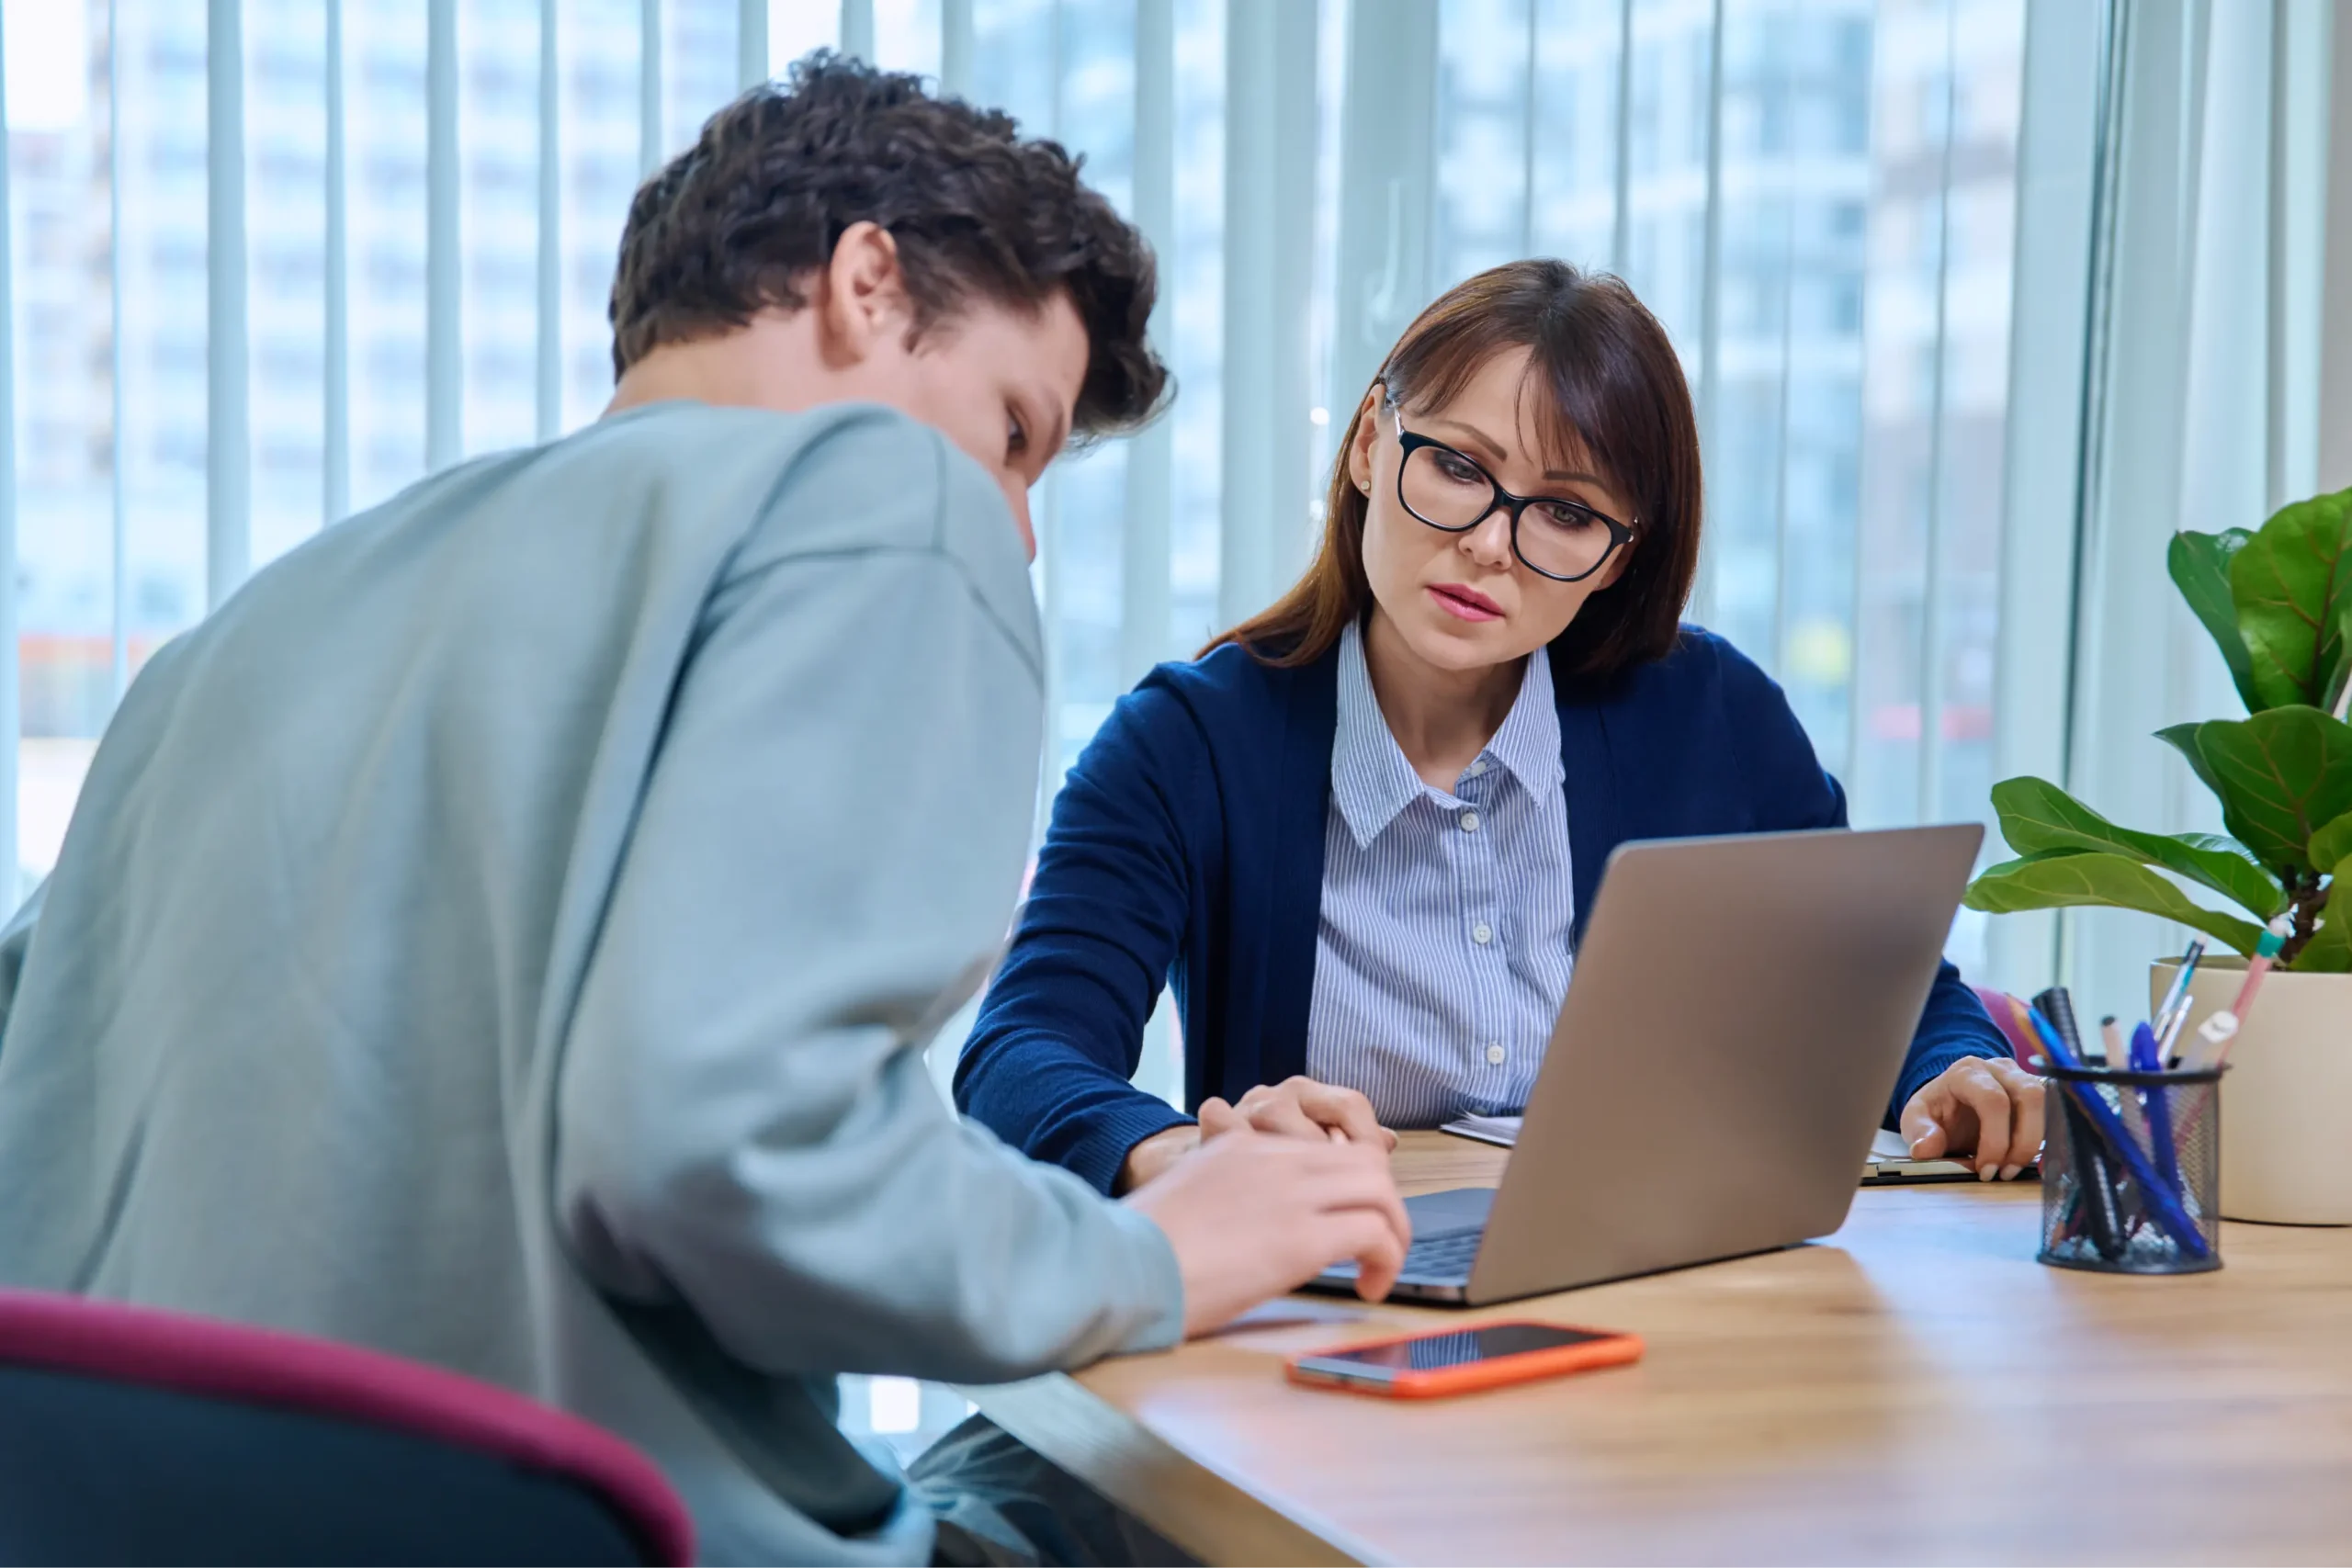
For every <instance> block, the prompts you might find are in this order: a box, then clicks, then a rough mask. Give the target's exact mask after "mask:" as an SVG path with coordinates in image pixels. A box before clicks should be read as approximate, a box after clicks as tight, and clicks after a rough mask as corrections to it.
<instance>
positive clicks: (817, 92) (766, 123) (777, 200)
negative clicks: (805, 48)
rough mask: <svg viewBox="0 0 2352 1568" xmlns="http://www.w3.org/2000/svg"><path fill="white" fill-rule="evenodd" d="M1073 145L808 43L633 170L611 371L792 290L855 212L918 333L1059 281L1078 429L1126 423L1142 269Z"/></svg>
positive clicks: (1140, 398)
mask: <svg viewBox="0 0 2352 1568" xmlns="http://www.w3.org/2000/svg"><path fill="white" fill-rule="evenodd" d="M1079 170H1080V160H1079V159H1076V158H1073V157H1071V156H1070V155H1069V153H1068V152H1065V151H1063V149H1062V148H1061V147H1060V146H1059V145H1058V144H1057V143H1055V142H1052V141H1042V140H1027V139H1023V137H1022V136H1021V134H1020V128H1019V127H1018V126H1017V125H1016V124H1015V123H1014V122H1013V119H1012V117H1011V116H1010V115H1007V114H1004V113H1001V111H998V110H995V109H983V108H975V107H972V106H971V105H969V104H967V103H964V102H962V101H961V100H959V99H954V98H937V97H933V96H931V95H930V94H929V93H927V92H925V91H924V90H923V85H922V78H921V77H918V76H913V75H910V74H907V73H900V72H888V71H877V70H876V69H875V68H874V67H873V66H871V65H868V64H866V63H865V62H862V61H858V60H855V59H851V58H848V57H845V56H842V55H839V54H836V53H834V52H832V51H830V50H819V51H815V52H813V53H811V54H809V55H806V56H804V57H803V58H802V59H800V60H799V61H797V62H795V63H794V65H793V66H792V69H791V72H790V73H789V75H788V76H787V77H786V80H785V81H784V82H782V83H775V82H769V83H763V84H762V85H759V86H756V87H753V88H752V89H751V90H750V91H748V92H746V93H745V94H744V95H743V96H741V97H740V98H737V99H736V100H735V101H734V102H733V103H731V104H729V105H728V106H727V107H725V108H723V109H721V110H719V111H718V113H717V114H715V115H713V116H711V118H710V120H709V123H707V124H706V125H705V126H704V127H703V129H702V135H701V136H700V137H698V138H696V140H695V144H694V146H692V147H691V148H689V149H687V150H686V151H685V152H682V153H680V154H679V155H678V156H677V157H676V158H673V159H672V160H671V162H670V164H669V165H668V166H667V167H666V168H664V169H662V172H661V173H659V174H657V175H654V176H653V177H652V178H651V179H649V180H648V181H646V182H645V184H644V185H643V186H640V187H639V190H638V193H637V197H636V199H635V200H633V201H631V202H630V203H629V211H628V227H627V229H625V230H624V231H622V234H621V254H620V265H619V268H618V270H617V271H616V273H615V275H614V277H613V299H612V307H611V310H610V316H611V320H612V323H613V368H614V372H615V374H616V375H617V374H620V373H621V372H624V371H626V370H628V367H630V366H631V365H633V364H635V363H636V362H637V361H638V360H639V359H640V358H642V357H643V356H644V355H646V354H647V353H648V352H649V351H650V350H651V349H653V348H654V347H656V346H657V345H659V344H665V343H683V342H687V341H690V340H692V339H695V338H699V337H707V336H708V335H710V334H712V333H719V332H724V331H726V330H727V329H729V328H730V327H739V326H741V325H743V324H744V323H745V322H747V321H750V320H751V318H752V315H753V314H754V313H756V312H757V311H759V310H763V309H765V308H768V307H771V306H779V307H782V308H783V309H786V310H797V309H798V308H800V307H801V306H803V305H805V304H807V303H808V299H807V297H806V296H805V295H804V293H803V292H802V288H801V286H802V284H803V283H804V282H805V281H806V279H807V277H808V276H809V274H810V273H811V272H813V271H815V270H816V269H817V268H819V267H821V266H823V265H825V264H826V263H827V262H828V261H830V260H831V257H832V254H833V247H834V245H835V244H837V243H839V242H840V240H841V237H842V231H844V230H846V229H847V228H849V226H850V225H851V224H853V223H857V222H861V221H867V220H870V221H872V222H875V223H877V224H879V225H881V227H882V228H883V229H885V230H887V231H888V232H889V235H890V237H891V239H892V240H894V241H895V242H897V244H898V248H899V267H900V269H901V271H902V273H903V275H904V276H905V279H906V286H907V292H908V294H909V296H910V299H911V300H912V302H913V306H914V310H915V332H916V333H918V334H920V333H922V332H923V331H925V330H926V329H927V328H929V327H930V326H932V325H933V324H934V323H937V322H939V321H943V320H946V319H950V318H952V317H953V316H954V315H955V313H956V310H958V309H959V308H961V307H964V306H967V305H968V304H970V303H972V302H973V301H974V299H976V298H977V299H986V300H990V301H993V302H996V303H998V304H1001V305H1006V306H1010V307H1012V308H1014V309H1018V310H1036V309H1038V308H1040V307H1042V306H1043V305H1045V303H1046V301H1047V300H1048V299H1051V298H1052V297H1053V294H1054V292H1055V291H1056V290H1057V289H1060V290H1064V291H1066V292H1067V293H1068V294H1069V299H1070V303H1071V304H1072V305H1074V306H1076V307H1077V310H1078V318H1079V320H1080V321H1081V322H1083V323H1084V324H1085V327H1086V336H1087V349H1088V352H1087V361H1086V380H1085V384H1084V386H1083V387H1082V388H1081V389H1080V391H1079V396H1078V408H1077V411H1076V417H1075V420H1074V422H1073V423H1074V428H1075V432H1076V434H1080V435H1081V436H1086V435H1103V434H1113V433H1115V432H1119V431H1123V430H1130V429H1133V428H1134V427H1135V426H1136V425H1138V424H1141V423H1144V422H1145V421H1147V420H1148V419H1149V418H1150V417H1151V416H1152V415H1153V414H1154V413H1156V412H1158V411H1159V404H1160V400H1161V398H1162V396H1163V394H1164V393H1165V391H1166V389H1167V385H1168V368H1167V367H1166V366H1164V365H1162V364H1161V363H1160V361H1159V355H1156V354H1154V353H1153V352H1152V348H1151V345H1150V344H1149V343H1148V341H1146V338H1145V324H1146V322H1147V321H1148V320H1149V318H1150V316H1151V305H1152V299H1153V298H1154V296H1155V295H1156V293H1157V292H1158V288H1159V283H1158V278H1157V269H1156V267H1155V265H1154V263H1153V259H1152V254H1151V246H1150V244H1149V243H1147V242H1146V241H1145V239H1144V237H1143V236H1142V234H1140V233H1138V232H1137V231H1136V229H1135V227H1134V226H1133V225H1132V224H1130V223H1128V222H1127V221H1126V220H1125V219H1123V218H1121V217H1120V216H1119V215H1118V213H1117V212H1116V211H1115V210H1114V209H1113V208H1112V206H1111V204H1110V203H1109V202H1107V201H1105V200H1104V199H1103V197H1101V196H1100V195H1098V194H1097V193H1096V192H1094V191H1093V190H1091V189H1090V188H1088V187H1087V186H1085V185H1084V184H1082V183H1081V182H1080V179H1079Z"/></svg>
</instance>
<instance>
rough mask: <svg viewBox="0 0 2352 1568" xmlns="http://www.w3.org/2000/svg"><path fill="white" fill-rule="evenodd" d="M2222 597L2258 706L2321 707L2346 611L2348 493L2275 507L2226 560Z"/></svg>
mask: <svg viewBox="0 0 2352 1568" xmlns="http://www.w3.org/2000/svg"><path fill="white" fill-rule="evenodd" d="M2230 596H2231V598H2232V599H2233V600H2234V601H2235V602H2236V604H2237V620H2238V632H2239V635H2240V636H2241V637H2244V638H2245V646H2246V651H2247V652H2248V654H2249V655H2251V656H2252V659H2253V668H2252V671H2251V672H2250V676H2249V679H2250V680H2251V682H2252V684H2253V686H2254V692H2255V694H2256V696H2257V697H2259V698H2260V699H2261V702H2260V703H2259V705H2258V706H2260V707H2264V708H2274V707H2283V706H2285V705H2288V704H2290V703H2307V704H2309V705H2312V706H2313V707H2322V708H2324V707H2326V706H2327V705H2328V693H2329V688H2330V687H2331V686H2333V687H2336V688H2337V689H2339V690H2340V689H2341V684H2342V682H2341V679H2340V676H2341V672H2342V667H2343V664H2344V662H2345V658H2346V646H2345V640H2344V633H2345V611H2346V607H2347V605H2352V490H2346V491H2337V492H2336V493H2335V494H2334V495H2317V496H2313V497H2312V499H2311V500H2309V501H2299V502H2295V503H2294V504H2293V505H2292V506H2285V507H2281V508H2279V510H2278V513H2276V514H2275V515H2274V516H2273V517H2272V518H2271V519H2270V521H2269V522H2267V523H2265V524H2264V525H2262V527H2261V529H2260V530H2259V531H2258V532H2256V534H2255V536H2254V537H2253V538H2251V539H2249V540H2247V541H2246V543H2245V546H2244V547H2242V548H2241V549H2239V550H2238V551H2237V552H2236V554H2235V555H2234V556H2233V558H2231V560H2230Z"/></svg>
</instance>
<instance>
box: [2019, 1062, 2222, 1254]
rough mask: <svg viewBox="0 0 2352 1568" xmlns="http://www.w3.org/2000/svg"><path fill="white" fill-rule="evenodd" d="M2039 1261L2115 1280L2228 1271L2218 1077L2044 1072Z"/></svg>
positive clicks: (2216, 1073)
mask: <svg viewBox="0 0 2352 1568" xmlns="http://www.w3.org/2000/svg"><path fill="white" fill-rule="evenodd" d="M2039 1071H2040V1072H2041V1075H2042V1077H2045V1078H2047V1079H2048V1080H2049V1085H2048V1088H2049V1094H2048V1098H2047V1100H2046V1105H2045V1110H2044V1111H2043V1118H2042V1128H2043V1132H2042V1145H2041V1261H2042V1262H2044V1263H2052V1264H2055V1265H2057V1266H2058V1267H2060V1268H2062V1269H2096V1270H2098V1272H2101V1273H2107V1274H2199V1273H2203V1272H2204V1271H2205V1270H2207V1269H2219V1268H2220V1267H2221V1266H2222V1231H2221V1224H2222V1207H2221V1201H2220V1190H2221V1173H2222V1117H2221V1105H2220V1100H2221V1092H2222V1089H2221V1083H2222V1074H2221V1071H2220V1070H2219V1069H2215V1068H2207V1069H2205V1070H2204V1071H2201V1072H2170V1073H2137V1072H2131V1071H2128V1070H2125V1069H2121V1068H2109V1067H2060V1066H2050V1065H2047V1064H2045V1065H2043V1066H2041V1068H2040V1069H2039Z"/></svg>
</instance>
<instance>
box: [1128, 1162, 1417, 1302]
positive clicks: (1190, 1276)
mask: <svg viewBox="0 0 2352 1568" xmlns="http://www.w3.org/2000/svg"><path fill="white" fill-rule="evenodd" d="M1126 1201H1127V1203H1128V1205H1129V1206H1130V1207H1132V1208H1134V1209H1135V1210H1136V1211H1137V1212H1138V1213H1142V1214H1144V1215H1145V1216H1146V1217H1147V1218H1148V1219H1149V1220H1150V1221H1151V1222H1152V1223H1153V1224H1157V1225H1158V1226H1159V1228H1160V1230H1161V1231H1163V1232H1164V1233H1166V1235H1167V1236H1168V1244H1169V1246H1170V1247H1172V1248H1174V1249H1175V1253H1176V1265H1177V1268H1178V1269H1179V1271H1180V1272H1181V1273H1182V1276H1183V1280H1184V1333H1185V1334H1186V1336H1187V1337H1190V1336H1193V1335H1196V1334H1206V1333H1208V1332H1209V1331H1211V1330H1212V1329H1216V1328H1219V1327H1222V1326H1223V1325H1226V1324H1227V1323H1230V1322H1232V1321H1233V1319H1234V1318H1236V1317H1238V1316H1239V1315H1240V1314H1242V1313H1245V1312H1247V1311H1249V1310H1250V1308H1251V1307H1253V1306H1256V1305H1257V1304H1258V1303H1260V1302H1263V1301H1267V1300H1270V1299H1272V1297H1275V1296H1279V1295H1282V1294H1283V1293H1284V1292H1288V1291H1294V1290H1296V1289H1297V1288H1298V1287H1299V1286H1301V1285H1303V1284H1305V1283H1306V1281H1307V1280H1311V1279H1313V1278H1315V1276H1316V1275H1317V1274H1319V1273H1321V1272H1322V1271H1323V1270H1324V1269H1327V1268H1329V1267H1330V1266H1331V1265H1332V1264H1334V1263H1339V1262H1342V1261H1345V1260H1347V1259H1350V1258H1352V1259H1354V1260H1355V1264H1356V1269H1357V1273H1356V1293H1357V1294H1358V1295H1360V1296H1362V1297H1363V1299H1364V1300H1366V1301H1368V1302H1376V1301H1379V1300H1380V1299H1381V1298H1382V1297H1384V1296H1385V1295H1386V1294H1387V1293H1388V1288H1389V1287H1390V1286H1391V1285H1394V1284H1395V1283H1396V1282H1397V1270H1398V1269H1401V1268H1403V1267H1404V1263H1405V1248H1406V1247H1408V1246H1409V1245H1410V1244H1411V1241H1412V1224H1411V1222H1410V1221H1408V1219H1406V1217H1405V1204H1404V1201H1403V1200H1402V1199H1400V1198H1398V1197H1397V1183H1396V1181H1395V1180H1394V1179H1391V1177H1390V1176H1389V1174H1388V1151H1387V1149H1386V1148H1385V1146H1384V1145H1380V1144H1377V1143H1371V1144H1353V1143H1340V1142H1339V1141H1338V1140H1336V1139H1333V1138H1331V1137H1329V1136H1328V1135H1324V1136H1319V1137H1317V1138H1314V1139H1307V1138H1283V1137H1271V1136H1268V1135H1267V1134H1263V1133H1258V1132H1253V1131H1251V1130H1250V1129H1248V1128H1246V1127H1245V1128H1241V1129H1239V1130H1237V1131H1232V1132H1228V1133H1227V1134H1224V1135H1222V1136H1220V1137H1217V1138H1216V1139H1213V1140H1211V1141H1209V1142H1206V1143H1204V1144H1203V1145H1201V1147H1200V1150H1199V1152H1197V1153H1195V1154H1193V1155H1191V1156H1186V1157H1184V1158H1182V1159H1179V1160H1178V1161H1176V1162H1175V1164H1173V1165H1171V1166H1170V1167H1169V1168H1168V1170H1167V1172H1166V1173H1165V1174H1164V1175H1162V1176H1160V1177H1159V1179H1157V1180H1155V1181H1152V1182H1149V1183H1148V1184H1147V1185H1145V1186H1144V1187H1142V1188H1140V1189H1138V1190H1136V1193H1135V1195H1134V1196H1132V1197H1130V1198H1128V1199H1127V1200H1126Z"/></svg>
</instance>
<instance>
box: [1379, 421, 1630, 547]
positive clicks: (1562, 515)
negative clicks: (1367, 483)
mask: <svg viewBox="0 0 2352 1568" xmlns="http://www.w3.org/2000/svg"><path fill="white" fill-rule="evenodd" d="M1389 406H1390V411H1391V412H1395V410H1396V405H1395V404H1393V403H1392V404H1391V405H1389ZM1397 446H1400V447H1402V448H1403V449H1404V454H1405V457H1404V461H1402V462H1400V463H1399V464H1397V500H1398V501H1399V502H1403V503H1404V507H1405V510H1406V511H1408V512H1409V513H1412V514H1413V515H1414V516H1415V517H1416V518H1418V519H1419V521H1421V522H1423V523H1426V524H1428V525H1430V527H1432V528H1437V529H1441V530H1442V531H1443V532H1445V533H1448V534H1466V533H1468V532H1469V531H1470V530H1471V529H1473V528H1476V526H1477V525H1479V524H1481V523H1484V522H1485V521H1486V520H1487V518H1489V517H1491V516H1493V515H1494V514H1495V513H1496V511H1497V509H1498V508H1500V509H1504V510H1508V511H1509V512H1510V550H1511V554H1513V555H1515V556H1517V557H1518V558H1520V560H1521V562H1522V563H1524V564H1525V566H1526V567H1527V570H1530V571H1532V572H1533V573H1535V574H1536V575H1537V576H1538V577H1548V578H1550V579H1551V580H1552V581H1555V582H1580V581H1583V580H1584V579H1586V578H1588V577H1590V576H1591V575H1592V574H1593V573H1594V572H1596V571H1599V570H1600V569H1601V568H1602V567H1604V566H1606V565H1608V564H1609V558H1610V557H1611V556H1613V555H1615V554H1616V553H1617V552H1618V551H1619V550H1620V549H1622V548H1623V547H1624V545H1625V542H1626V541H1627V540H1629V539H1631V538H1632V537H1633V536H1634V530H1633V529H1632V528H1631V527H1629V526H1627V525H1625V524H1623V523H1620V522H1618V521H1617V519H1615V518H1614V517H1611V516H1610V515H1609V514H1608V513H1604V512H1596V511H1594V510H1593V509H1592V508H1591V507H1589V506H1587V505H1585V504H1583V503H1582V502H1574V501H1565V500H1562V499H1561V498H1560V497H1558V496H1551V495H1532V496H1531V495H1513V494H1511V492H1510V491H1507V490H1505V489H1503V487H1502V486H1501V485H1500V484H1498V483H1497V482H1496V480H1495V477H1494V476H1493V475H1492V474H1489V473H1488V472H1487V470H1486V469H1485V468H1481V467H1479V465H1478V462H1477V460H1476V458H1473V457H1464V455H1463V454H1461V453H1460V452H1457V451H1455V450H1454V449H1453V447H1451V446H1447V445H1446V444H1445V443H1444V442H1442V441H1439V440H1435V439H1433V438H1432V437H1430V436H1427V435H1416V434H1413V433H1412V432H1411V431H1409V430H1408V429H1406V428H1405V422H1404V420H1403V418H1402V417H1401V416H1400V417H1399V418H1398V419H1397ZM1531 519H1532V521H1531Z"/></svg>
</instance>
